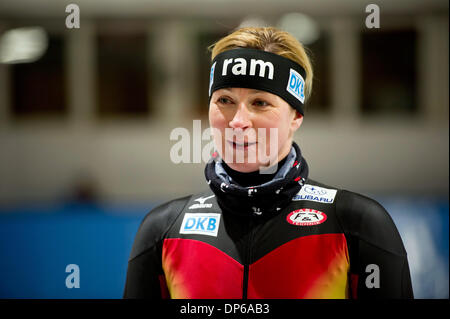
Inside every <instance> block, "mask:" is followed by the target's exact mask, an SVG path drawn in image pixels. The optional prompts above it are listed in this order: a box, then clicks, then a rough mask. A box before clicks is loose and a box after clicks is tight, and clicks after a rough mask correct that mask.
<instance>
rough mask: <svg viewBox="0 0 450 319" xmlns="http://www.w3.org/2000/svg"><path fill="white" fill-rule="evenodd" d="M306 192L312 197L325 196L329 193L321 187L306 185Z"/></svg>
mask: <svg viewBox="0 0 450 319" xmlns="http://www.w3.org/2000/svg"><path fill="white" fill-rule="evenodd" d="M305 192H306V193H308V194H311V195H325V194H326V193H327V191H326V190H325V189H324V188H321V187H315V186H312V185H305Z"/></svg>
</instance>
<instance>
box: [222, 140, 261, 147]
mask: <svg viewBox="0 0 450 319" xmlns="http://www.w3.org/2000/svg"><path fill="white" fill-rule="evenodd" d="M227 142H228V143H229V144H230V145H231V146H232V147H233V148H243V149H247V148H249V147H251V146H253V145H256V142H243V143H239V142H234V141H227Z"/></svg>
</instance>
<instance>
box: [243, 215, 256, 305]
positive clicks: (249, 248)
mask: <svg viewBox="0 0 450 319" xmlns="http://www.w3.org/2000/svg"><path fill="white" fill-rule="evenodd" d="M254 218H255V217H254V216H253V214H252V215H250V217H249V223H248V225H249V235H248V239H247V247H246V248H247V249H246V259H245V263H244V278H243V285H242V287H243V289H242V299H248V298H247V295H248V276H249V267H250V262H251V260H252V244H253V233H254V231H253V219H254Z"/></svg>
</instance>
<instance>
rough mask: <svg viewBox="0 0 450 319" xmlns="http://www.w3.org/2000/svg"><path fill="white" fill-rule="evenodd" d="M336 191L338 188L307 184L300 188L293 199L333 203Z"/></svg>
mask: <svg viewBox="0 0 450 319" xmlns="http://www.w3.org/2000/svg"><path fill="white" fill-rule="evenodd" d="M336 193H337V190H336V189H328V188H323V187H319V186H314V185H309V184H306V185H305V186H303V187H302V188H301V189H300V192H298V194H297V195H295V196H294V197H293V198H292V200H294V201H297V200H308V201H312V202H319V203H324V204H332V203H333V202H334V197H335V196H336Z"/></svg>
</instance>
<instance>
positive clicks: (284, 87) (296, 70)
mask: <svg viewBox="0 0 450 319" xmlns="http://www.w3.org/2000/svg"><path fill="white" fill-rule="evenodd" d="M305 78H306V72H305V69H303V68H302V67H301V66H300V65H299V64H297V63H295V62H294V61H292V60H290V59H288V58H284V57H282V56H280V55H278V54H275V53H271V52H266V51H262V50H256V49H248V48H239V49H232V50H228V51H225V52H222V53H220V54H218V55H217V56H216V57H215V58H214V60H213V62H212V65H211V72H210V77H209V99H211V95H212V93H213V92H214V91H216V90H218V89H222V88H231V87H236V88H248V89H257V90H261V91H266V92H270V93H272V94H275V95H278V96H279V97H281V98H282V99H283V100H285V101H286V102H287V103H289V104H290V105H291V106H292V107H293V108H294V109H296V110H297V111H298V112H299V113H300V114H302V115H304V114H303V105H304V102H305Z"/></svg>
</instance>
